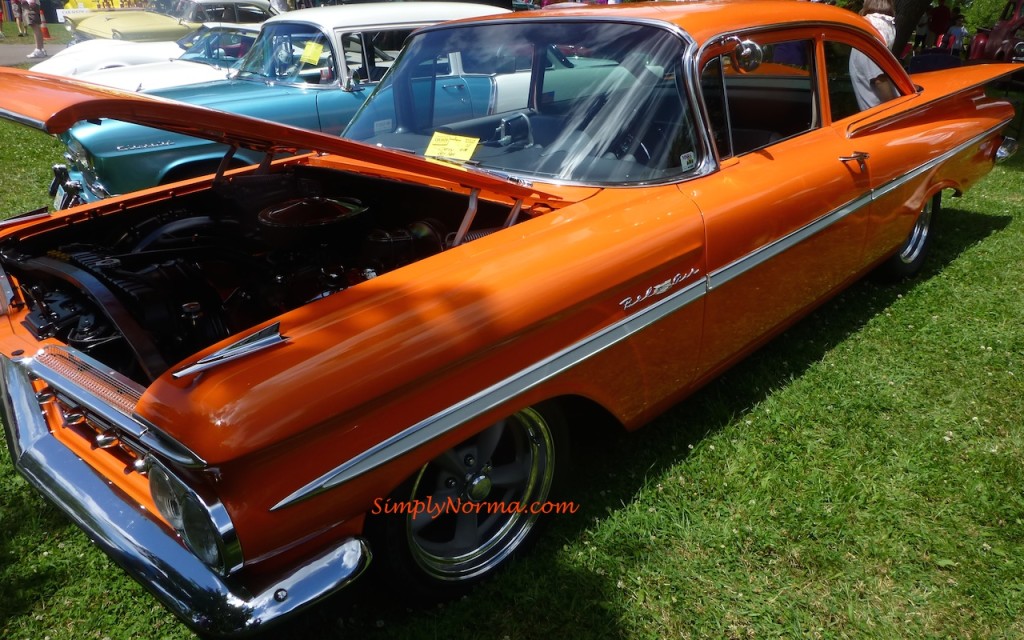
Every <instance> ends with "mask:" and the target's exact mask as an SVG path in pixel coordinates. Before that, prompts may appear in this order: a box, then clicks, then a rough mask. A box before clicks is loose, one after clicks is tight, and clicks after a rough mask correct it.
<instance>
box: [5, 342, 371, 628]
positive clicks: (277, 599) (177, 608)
mask: <svg viewBox="0 0 1024 640" xmlns="http://www.w3.org/2000/svg"><path fill="white" fill-rule="evenodd" d="M30 360H31V359H29V358H26V359H24V360H12V359H9V358H7V357H5V356H0V410H2V413H3V416H2V417H3V421H4V426H5V429H6V432H7V442H8V446H9V448H10V452H11V459H12V460H13V461H14V464H15V467H16V468H17V469H18V471H19V472H20V473H21V474H22V475H23V476H24V477H25V478H26V479H27V480H28V481H29V482H30V483H31V484H32V485H33V486H34V487H35V488H36V489H38V490H39V491H40V492H41V493H42V494H43V495H45V496H46V497H47V498H48V499H49V500H50V501H51V502H53V503H54V504H56V505H57V506H58V507H60V508H61V509H62V510H63V511H64V512H65V513H66V514H67V515H68V517H70V518H71V520H72V521H74V523H75V524H77V525H78V526H79V527H80V528H81V529H83V530H84V531H85V532H86V534H87V535H88V536H89V538H90V539H91V540H92V541H93V542H94V543H95V544H96V545H97V546H99V547H100V548H101V549H102V550H103V551H104V552H105V553H106V554H107V555H109V556H110V557H111V558H112V559H114V560H115V561H116V562H117V563H118V564H119V565H121V567H122V568H123V569H124V570H125V571H127V572H128V573H129V574H130V575H131V576H132V577H133V578H134V579H135V580H137V581H138V582H140V583H141V584H142V585H143V586H145V587H146V588H148V589H149V590H150V591H152V592H153V594H154V595H156V596H157V598H159V599H160V600H161V601H162V602H163V604H164V605H165V606H167V607H168V608H169V609H170V610H171V611H173V612H174V613H175V614H176V615H177V616H178V617H179V618H181V619H182V620H183V621H184V622H185V623H186V624H187V625H189V626H190V627H191V628H192V629H194V630H196V631H199V632H201V633H204V634H211V635H218V636H239V635H244V634H248V633H253V632H256V631H259V630H262V629H263V628H264V627H265V626H267V625H268V624H270V623H272V622H274V621H276V620H280V619H281V618H284V617H285V616H288V615H290V614H293V613H295V612H297V611H299V610H301V609H304V608H306V607H308V606H310V605H312V604H314V603H315V602H317V601H319V600H321V599H322V598H324V597H326V596H328V595H330V594H332V593H334V592H336V591H337V590H339V589H341V588H343V587H345V586H346V585H348V584H350V583H351V582H352V581H354V580H355V579H356V578H357V577H358V576H359V575H360V574H361V573H362V571H363V570H364V569H365V568H366V566H367V564H368V563H369V561H370V552H369V548H368V546H367V544H366V542H365V541H364V540H362V539H360V538H348V539H346V540H344V541H342V542H341V543H339V544H337V545H336V546H334V547H331V548H329V549H327V550H326V551H323V552H321V553H320V554H319V555H317V556H315V557H313V558H310V559H308V560H307V561H306V562H304V563H303V564H302V565H301V566H298V567H296V568H295V569H293V570H291V571H290V572H288V573H286V574H284V575H281V576H278V577H277V579H276V580H273V582H272V584H270V585H268V586H265V587H263V588H261V589H259V590H258V591H251V590H250V589H248V588H246V587H245V586H244V585H242V584H240V583H238V582H237V581H236V580H233V579H232V578H224V577H222V576H220V575H218V574H217V573H215V572H214V571H212V570H211V569H210V568H209V567H207V566H206V565H205V564H203V563H202V562H201V561H200V560H199V559H198V558H197V557H196V556H195V555H193V554H192V553H191V552H190V551H189V550H188V549H187V548H186V547H185V546H184V545H183V544H182V543H181V542H180V541H179V540H178V539H177V537H176V536H175V535H174V534H173V533H171V532H169V531H168V529H167V528H166V527H165V525H163V523H161V522H160V521H158V520H156V519H155V518H153V517H152V516H151V515H150V514H149V512H148V511H145V510H143V509H140V508H139V506H138V505H137V504H134V502H133V501H132V500H131V499H130V498H128V497H127V496H126V495H125V494H124V493H123V492H121V491H120V490H119V489H118V488H117V487H116V486H114V485H113V484H111V483H109V482H108V481H107V480H106V479H105V478H104V477H103V476H102V475H100V474H99V473H98V472H96V471H95V470H93V468H92V467H90V466H89V465H88V464H87V463H86V462H84V461H83V460H82V459H81V458H79V457H78V456H77V455H75V454H74V453H73V452H72V451H70V450H69V449H68V448H66V447H65V446H64V445H63V444H61V443H60V442H59V441H58V440H56V439H55V438H53V437H52V435H50V432H49V428H48V426H47V424H46V421H45V420H44V417H43V414H42V412H41V411H40V405H39V402H38V400H37V399H36V395H35V389H34V388H33V386H32V383H31V379H30V376H29V371H28V367H27V366H26V364H25V363H26V362H29V361H30Z"/></svg>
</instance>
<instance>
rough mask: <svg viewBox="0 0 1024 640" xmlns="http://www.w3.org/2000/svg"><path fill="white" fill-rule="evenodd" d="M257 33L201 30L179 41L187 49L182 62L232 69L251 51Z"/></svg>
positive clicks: (250, 31) (226, 29)
mask: <svg viewBox="0 0 1024 640" xmlns="http://www.w3.org/2000/svg"><path fill="white" fill-rule="evenodd" d="M255 39H256V32H255V31H252V30H241V29H229V28H223V29H220V28H218V29H200V30H198V31H196V32H195V33H194V34H190V35H188V36H186V37H185V38H182V39H181V40H179V41H178V44H179V45H181V46H183V47H184V48H185V53H183V54H181V59H182V60H189V61H190V62H201V63H202V64H208V65H211V66H214V67H231V66H232V65H234V64H235V63H237V62H238V60H239V59H240V58H241V57H242V56H243V55H245V54H246V52H248V51H249V48H250V47H252V43H253V40H255Z"/></svg>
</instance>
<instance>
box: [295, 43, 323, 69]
mask: <svg viewBox="0 0 1024 640" xmlns="http://www.w3.org/2000/svg"><path fill="white" fill-rule="evenodd" d="M323 52H324V45H322V44H320V43H318V42H307V43H306V47H305V48H304V49H303V50H302V57H301V58H299V62H304V63H306V64H314V65H315V64H320V54H321V53H323Z"/></svg>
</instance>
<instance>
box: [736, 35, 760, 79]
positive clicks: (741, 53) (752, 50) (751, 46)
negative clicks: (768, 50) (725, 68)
mask: <svg viewBox="0 0 1024 640" xmlns="http://www.w3.org/2000/svg"><path fill="white" fill-rule="evenodd" d="M729 59H730V61H731V62H732V68H733V69H735V70H736V71H737V72H739V73H750V72H751V71H754V70H755V69H757V68H758V67H760V66H761V63H762V62H764V49H762V48H761V45H759V44H757V43H756V42H754V41H753V40H743V41H741V42H739V43H737V44H736V48H735V49H733V51H732V53H731V54H729Z"/></svg>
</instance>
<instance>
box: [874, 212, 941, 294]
mask: <svg viewBox="0 0 1024 640" xmlns="http://www.w3.org/2000/svg"><path fill="white" fill-rule="evenodd" d="M941 206H942V194H941V193H936V194H935V195H934V196H932V197H931V198H930V199H929V200H928V201H927V202H926V203H925V205H924V207H923V208H922V209H921V212H920V213H919V214H918V216H917V221H916V222H915V223H914V228H913V229H911V230H910V235H908V236H907V239H906V240H905V241H904V242H903V245H901V246H900V248H899V249H898V250H897V251H896V253H894V254H893V255H891V256H889V258H888V259H887V260H886V261H885V262H883V263H882V264H881V265H880V266H879V269H878V274H879V275H880V276H881V277H882V278H883V279H885V280H902V279H903V278H909V277H910V276H913V275H916V274H917V273H918V272H919V271H920V270H921V267H923V266H924V261H925V259H926V258H927V257H928V249H929V248H930V247H931V241H932V224H933V223H934V221H935V214H937V213H938V212H939V209H940V208H941Z"/></svg>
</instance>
